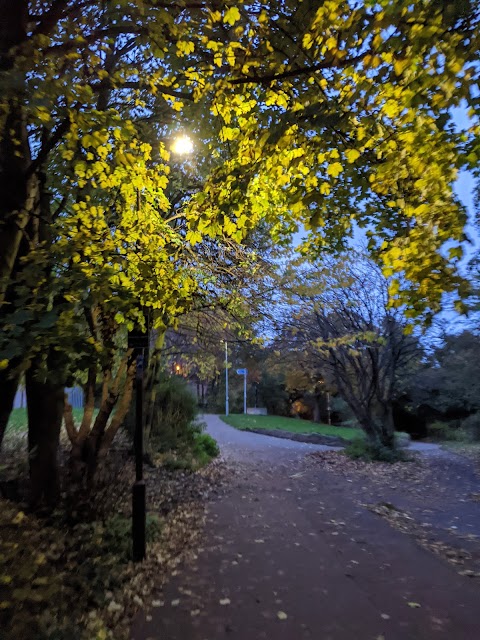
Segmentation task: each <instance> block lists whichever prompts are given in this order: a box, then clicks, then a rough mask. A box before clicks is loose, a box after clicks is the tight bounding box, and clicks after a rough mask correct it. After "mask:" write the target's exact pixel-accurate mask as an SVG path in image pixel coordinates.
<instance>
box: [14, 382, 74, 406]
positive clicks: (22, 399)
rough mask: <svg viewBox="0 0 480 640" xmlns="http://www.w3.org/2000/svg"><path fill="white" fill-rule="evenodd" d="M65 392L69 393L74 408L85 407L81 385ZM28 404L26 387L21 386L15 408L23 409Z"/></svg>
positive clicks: (16, 397) (16, 396)
mask: <svg viewBox="0 0 480 640" xmlns="http://www.w3.org/2000/svg"><path fill="white" fill-rule="evenodd" d="M65 393H66V394H67V398H68V401H69V403H70V404H71V405H72V408H73V409H81V408H82V407H83V389H82V388H81V387H71V388H68V389H65ZM26 406H27V396H26V393H25V388H24V387H20V388H19V389H18V391H17V393H16V395H15V400H14V401H13V408H14V409H23V408H24V407H26Z"/></svg>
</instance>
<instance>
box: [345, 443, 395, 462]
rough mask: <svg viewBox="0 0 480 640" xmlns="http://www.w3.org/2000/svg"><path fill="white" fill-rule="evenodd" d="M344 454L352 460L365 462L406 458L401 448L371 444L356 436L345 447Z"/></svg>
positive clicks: (392, 460)
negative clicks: (388, 447)
mask: <svg viewBox="0 0 480 640" xmlns="http://www.w3.org/2000/svg"><path fill="white" fill-rule="evenodd" d="M345 454H346V455H347V456H348V457H349V458H352V459H353V460H364V461H365V462H390V463H393V462H399V461H401V460H407V457H406V455H405V452H404V451H403V450H402V449H397V448H395V449H387V448H386V447H382V446H381V445H376V444H373V443H372V442H368V441H367V440H364V439H363V438H357V439H355V440H352V442H351V443H350V444H349V445H348V446H347V447H346V448H345Z"/></svg>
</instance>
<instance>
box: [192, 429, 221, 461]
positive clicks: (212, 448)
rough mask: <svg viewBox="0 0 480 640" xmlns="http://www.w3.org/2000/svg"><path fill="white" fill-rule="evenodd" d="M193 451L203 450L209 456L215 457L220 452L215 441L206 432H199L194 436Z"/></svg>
mask: <svg viewBox="0 0 480 640" xmlns="http://www.w3.org/2000/svg"><path fill="white" fill-rule="evenodd" d="M194 451H198V452H200V451H203V452H205V453H206V454H207V455H208V456H209V457H210V458H216V457H217V456H218V454H219V453H220V449H219V448H218V444H217V441H216V440H215V439H214V438H212V436H209V435H208V433H200V434H199V435H197V437H196V438H195V448H194Z"/></svg>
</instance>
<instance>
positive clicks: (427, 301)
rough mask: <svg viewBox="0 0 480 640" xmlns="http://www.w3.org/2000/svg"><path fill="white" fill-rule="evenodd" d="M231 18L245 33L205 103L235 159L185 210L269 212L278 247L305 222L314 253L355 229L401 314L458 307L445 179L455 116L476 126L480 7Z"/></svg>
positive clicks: (391, 7) (455, 230)
mask: <svg viewBox="0 0 480 640" xmlns="http://www.w3.org/2000/svg"><path fill="white" fill-rule="evenodd" d="M252 14H254V15H252ZM239 15H241V19H242V20H243V21H245V22H246V23H247V24H248V29H249V31H248V34H249V36H250V37H248V38H247V37H246V36H245V35H244V34H245V33H246V32H245V31H244V32H243V34H241V36H240V38H239V42H238V43H235V42H232V43H231V45H230V48H231V49H233V48H234V44H235V48H234V49H235V50H234V51H233V52H232V53H231V56H230V57H227V58H226V59H225V57H224V52H223V51H219V53H218V54H217V53H216V54H215V58H216V59H218V63H219V65H222V64H223V65H224V67H225V66H228V67H229V68H230V70H231V75H232V79H231V81H230V83H228V82H226V83H224V87H223V91H219V92H217V93H216V94H215V96H214V98H213V100H212V111H213V113H219V114H220V116H221V117H222V119H223V123H224V126H223V128H222V130H221V132H220V135H221V137H222V139H223V140H224V141H225V144H228V146H229V148H230V149H231V150H232V151H233V152H234V154H233V157H232V158H231V159H230V160H229V161H227V162H225V164H224V165H223V166H221V167H219V168H218V169H217V170H216V171H215V172H214V173H213V175H212V178H211V180H210V182H209V183H207V185H206V188H205V192H206V193H207V194H208V198H205V196H204V194H203V193H202V194H198V196H197V197H196V198H194V201H193V202H192V211H195V212H197V209H198V208H200V211H201V212H202V213H203V214H204V215H207V213H208V212H209V211H210V210H211V208H212V206H217V203H218V202H220V203H221V207H222V209H223V210H224V211H225V210H229V211H231V212H233V213H234V214H235V216H236V219H237V220H239V221H242V222H243V221H244V220H245V219H248V220H256V219H258V217H260V216H262V215H265V216H266V217H267V219H268V220H269V221H270V222H271V223H272V225H273V229H274V233H275V234H276V237H277V238H282V237H284V236H285V234H287V235H288V234H289V233H291V231H292V230H298V225H299V223H302V224H303V225H304V227H305V228H306V229H307V230H308V231H309V237H308V240H307V242H306V243H305V246H304V250H305V252H307V253H310V254H312V253H313V254H317V253H318V251H319V250H323V249H330V250H331V249H341V248H343V247H345V241H346V239H347V238H348V237H349V236H350V235H351V233H352V229H353V228H354V226H355V224H356V225H359V226H361V227H363V228H365V229H366V230H367V234H368V235H369V237H370V250H371V252H372V255H373V256H374V257H375V259H376V260H377V261H378V262H379V264H380V265H382V268H383V269H384V272H385V274H386V275H388V276H395V274H397V273H400V274H401V277H399V278H395V277H393V278H392V280H391V291H390V293H391V295H392V297H393V298H394V299H395V300H396V302H397V304H398V305H399V306H402V305H403V304H405V305H407V306H408V310H407V313H408V314H409V315H411V316H412V317H415V316H418V315H421V314H426V315H427V317H428V318H430V317H431V315H432V313H434V312H435V311H436V310H438V309H439V308H440V304H441V299H442V294H443V292H444V291H455V292H457V294H459V297H460V298H461V297H462V296H463V295H464V294H465V292H466V289H467V285H466V283H465V281H463V280H462V279H461V278H460V277H459V276H458V273H457V270H456V263H457V262H458V259H459V257H461V255H462V248H461V243H462V241H463V239H464V235H463V226H464V223H465V212H464V210H463V207H462V206H461V205H460V203H459V201H458V199H457V198H456V196H455V195H454V192H453V184H454V182H455V179H456V176H457V172H458V169H459V167H460V166H463V165H464V164H465V162H466V150H467V148H468V144H466V142H465V141H466V140H467V141H468V140H471V139H472V135H473V134H472V133H471V132H463V131H461V132H457V130H456V128H455V124H454V122H453V115H452V107H456V106H458V105H460V104H461V103H462V101H466V103H467V104H469V105H471V106H472V109H473V111H472V117H473V118H474V120H475V123H476V124H478V113H477V112H476V111H475V109H477V110H478V100H477V98H476V96H477V94H478V73H477V71H476V64H477V57H478V49H479V20H480V9H479V7H478V3H475V2H468V1H466V2H462V3H455V4H452V3H449V2H442V1H440V2H439V1H438V0H428V1H427V2H421V3H420V2H409V1H407V0H401V1H399V2H395V3H391V2H388V0H381V1H380V2H375V3H371V2H360V3H356V4H355V5H354V6H352V4H351V3H349V2H321V3H316V2H302V3H297V2H283V3H281V4H278V3H274V4H270V5H266V4H263V5H261V6H259V7H258V9H257V8H255V11H254V12H251V13H249V11H248V6H247V5H245V6H242V7H241V8H240V10H239ZM253 34H259V35H258V38H257V39H255V38H254V37H253ZM202 37H204V38H206V36H202ZM242 37H243V39H242ZM247 40H248V41H247ZM205 46H207V47H209V48H211V49H212V51H216V49H217V48H218V47H219V44H218V43H216V42H213V41H210V40H208V42H207V41H206V40H205ZM217 56H218V58H217ZM222 56H223V57H222ZM238 59H240V60H241V62H242V67H241V69H240V68H239V67H238V66H236V62H237V61H238ZM252 95H253V96H255V98H256V97H257V96H258V99H253V100H252V99H251V98H252ZM232 105H238V106H239V108H237V109H235V108H232ZM267 107H268V108H267ZM236 175H239V176H240V177H239V178H238V179H237V180H235V179H234V176H236ZM226 185H228V187H226ZM212 203H215V204H212ZM447 241H450V243H449V245H448V247H446V246H445V245H446V242H447ZM420 257H421V259H420ZM403 276H405V277H403ZM457 299H459V298H457Z"/></svg>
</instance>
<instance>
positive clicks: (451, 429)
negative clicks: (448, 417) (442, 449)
mask: <svg viewBox="0 0 480 640" xmlns="http://www.w3.org/2000/svg"><path fill="white" fill-rule="evenodd" d="M467 420H468V418H467ZM464 422H465V421H464ZM462 426H463V425H462ZM427 433H428V435H429V437H430V438H432V439H433V440H463V439H464V438H465V432H464V431H463V430H462V429H459V428H458V425H457V423H456V422H453V423H452V422H442V421H441V420H437V421H436V422H432V424H429V425H428V428H427Z"/></svg>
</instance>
